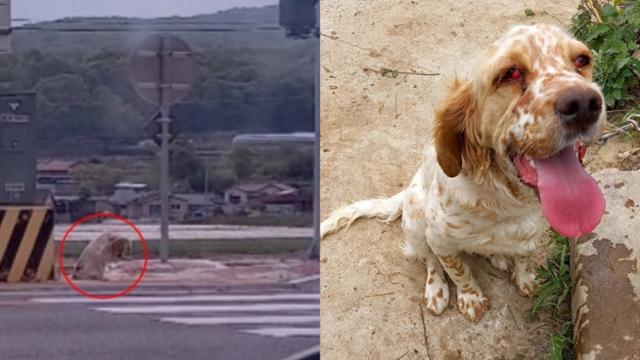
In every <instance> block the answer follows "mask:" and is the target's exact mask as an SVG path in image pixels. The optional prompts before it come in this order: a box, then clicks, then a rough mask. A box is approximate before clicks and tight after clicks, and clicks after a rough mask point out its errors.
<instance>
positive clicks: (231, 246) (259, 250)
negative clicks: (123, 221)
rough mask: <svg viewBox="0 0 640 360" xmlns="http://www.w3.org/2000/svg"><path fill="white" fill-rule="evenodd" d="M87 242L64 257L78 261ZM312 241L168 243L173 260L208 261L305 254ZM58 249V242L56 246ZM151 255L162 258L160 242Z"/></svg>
mask: <svg viewBox="0 0 640 360" xmlns="http://www.w3.org/2000/svg"><path fill="white" fill-rule="evenodd" d="M88 243H89V242H88V241H68V242H66V243H65V244H64V255H65V257H69V258H77V257H78V256H80V253H81V252H82V250H83V249H84V248H85V247H86V246H87V244H88ZM311 243H312V240H311V239H292V238H274V239H229V240H200V239H199V240H173V241H169V252H170V254H171V257H174V258H190V259H207V258H210V257H213V256H216V255H221V254H241V255H284V254H291V253H295V252H299V251H306V250H308V249H309V247H310V246H311ZM55 245H56V248H57V246H58V242H57V241H56V243H55ZM147 246H148V248H149V255H150V256H151V257H152V258H157V257H158V255H159V254H160V241H159V240H147ZM133 253H134V254H142V249H141V246H140V242H139V241H134V242H133Z"/></svg>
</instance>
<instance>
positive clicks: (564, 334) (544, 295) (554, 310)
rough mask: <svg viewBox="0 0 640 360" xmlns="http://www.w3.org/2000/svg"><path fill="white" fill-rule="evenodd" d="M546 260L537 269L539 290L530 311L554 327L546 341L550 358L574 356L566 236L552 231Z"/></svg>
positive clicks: (568, 257)
mask: <svg viewBox="0 0 640 360" xmlns="http://www.w3.org/2000/svg"><path fill="white" fill-rule="evenodd" d="M550 246H551V253H550V254H549V257H548V258H547V263H546V264H545V265H543V266H541V267H540V269H538V273H537V278H538V281H540V291H539V292H538V295H537V298H536V301H535V303H534V305H533V309H532V310H531V315H532V317H536V316H538V315H540V314H541V313H545V314H546V315H548V316H549V318H550V320H551V322H552V323H553V326H554V328H555V331H554V333H553V334H552V335H551V339H550V342H549V356H550V358H551V360H569V359H571V360H572V359H575V354H574V352H573V326H572V324H571V298H570V297H571V273H570V263H569V259H570V253H571V251H570V247H569V239H567V238H565V237H562V236H560V235H558V234H555V233H553V234H552V235H551V241H550Z"/></svg>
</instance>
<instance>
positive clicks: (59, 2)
mask: <svg viewBox="0 0 640 360" xmlns="http://www.w3.org/2000/svg"><path fill="white" fill-rule="evenodd" d="M277 2H278V0H12V1H11V6H12V9H11V13H12V14H11V17H12V18H14V19H16V18H18V19H29V20H30V21H42V20H54V19H59V18H63V17H68V16H109V15H119V16H131V17H141V18H153V17H161V16H172V15H179V16H191V15H197V14H205V13H214V12H217V11H220V10H226V9H230V8H233V7H245V6H264V5H273V4H276V3H277Z"/></svg>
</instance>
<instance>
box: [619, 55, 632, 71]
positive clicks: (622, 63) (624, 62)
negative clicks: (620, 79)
mask: <svg viewBox="0 0 640 360" xmlns="http://www.w3.org/2000/svg"><path fill="white" fill-rule="evenodd" d="M630 60H631V58H622V59H620V60H618V61H616V70H617V71H620V69H622V68H623V67H625V66H627V64H628V63H629V61H630Z"/></svg>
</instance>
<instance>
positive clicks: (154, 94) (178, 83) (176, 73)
mask: <svg viewBox="0 0 640 360" xmlns="http://www.w3.org/2000/svg"><path fill="white" fill-rule="evenodd" d="M129 69H130V76H131V82H132V84H133V87H134V88H135V89H136V91H137V92H138V95H140V97H142V98H143V99H145V100H146V101H148V102H150V103H152V104H155V105H161V103H165V104H173V103H175V102H178V101H180V100H181V99H183V98H184V97H185V96H187V94H188V93H189V90H190V89H191V84H192V83H193V81H194V79H195V76H196V65H195V62H194V60H193V53H192V51H191V48H190V47H189V45H188V44H187V43H185V42H184V41H182V40H181V39H180V38H179V37H177V36H172V35H152V36H150V37H149V38H148V39H147V40H146V41H145V42H144V43H143V44H142V45H141V46H140V47H139V48H138V50H136V51H135V52H134V53H133V55H132V56H131V61H130V63H129ZM163 90H165V91H164V95H163ZM163 96H166V97H167V98H166V99H163Z"/></svg>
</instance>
